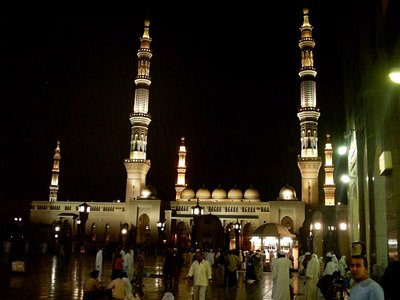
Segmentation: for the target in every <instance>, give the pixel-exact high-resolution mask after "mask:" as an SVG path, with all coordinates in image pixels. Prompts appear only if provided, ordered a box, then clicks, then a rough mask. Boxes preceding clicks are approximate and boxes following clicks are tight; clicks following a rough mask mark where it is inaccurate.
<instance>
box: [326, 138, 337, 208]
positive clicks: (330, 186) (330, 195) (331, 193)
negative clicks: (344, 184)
mask: <svg viewBox="0 0 400 300" xmlns="http://www.w3.org/2000/svg"><path fill="white" fill-rule="evenodd" d="M324 169H325V183H324V192H325V205H326V206H334V205H335V190H336V185H335V181H334V178H333V171H334V166H333V149H332V143H331V135H330V134H329V133H328V134H327V135H326V144H325V166H324Z"/></svg>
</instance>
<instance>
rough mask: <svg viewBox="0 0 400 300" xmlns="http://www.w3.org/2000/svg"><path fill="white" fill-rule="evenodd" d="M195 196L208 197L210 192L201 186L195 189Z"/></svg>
mask: <svg viewBox="0 0 400 300" xmlns="http://www.w3.org/2000/svg"><path fill="white" fill-rule="evenodd" d="M196 198H199V199H210V198H211V193H210V191H209V190H207V189H206V188H201V189H199V190H198V191H197V193H196Z"/></svg>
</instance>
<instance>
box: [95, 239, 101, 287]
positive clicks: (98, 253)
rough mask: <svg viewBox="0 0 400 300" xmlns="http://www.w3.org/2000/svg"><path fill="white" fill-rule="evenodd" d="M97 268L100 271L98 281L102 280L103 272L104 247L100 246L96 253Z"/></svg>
mask: <svg viewBox="0 0 400 300" xmlns="http://www.w3.org/2000/svg"><path fill="white" fill-rule="evenodd" d="M95 269H96V270H97V271H99V276H98V277H97V280H98V281H101V273H102V271H103V247H99V250H97V253H96V262H95Z"/></svg>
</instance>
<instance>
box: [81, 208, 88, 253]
mask: <svg viewBox="0 0 400 300" xmlns="http://www.w3.org/2000/svg"><path fill="white" fill-rule="evenodd" d="M89 212H90V205H89V204H87V203H86V202H84V203H83V204H81V205H79V220H80V224H79V229H80V236H79V247H78V250H79V252H80V253H85V226H86V222H87V220H88V217H89Z"/></svg>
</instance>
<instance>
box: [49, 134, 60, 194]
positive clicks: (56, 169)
mask: <svg viewBox="0 0 400 300" xmlns="http://www.w3.org/2000/svg"><path fill="white" fill-rule="evenodd" d="M60 160H61V155H60V141H57V147H56V150H55V151H54V162H53V169H52V171H51V172H52V174H51V183H50V196H49V201H51V202H56V201H57V193H58V189H59V185H58V175H59V173H60Z"/></svg>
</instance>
